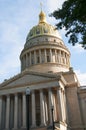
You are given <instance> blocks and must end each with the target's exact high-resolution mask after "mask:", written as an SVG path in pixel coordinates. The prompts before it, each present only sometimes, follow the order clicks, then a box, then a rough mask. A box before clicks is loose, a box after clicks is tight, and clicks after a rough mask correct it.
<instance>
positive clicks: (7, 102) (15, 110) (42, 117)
mask: <svg viewBox="0 0 86 130" xmlns="http://www.w3.org/2000/svg"><path fill="white" fill-rule="evenodd" d="M62 95H63V91H62V90H61V89H59V90H58V89H57V90H54V89H52V88H48V89H41V90H32V91H31V94H30V101H29V106H30V108H29V113H30V114H29V115H30V117H29V118H30V120H29V121H30V127H31V128H32V127H37V126H46V125H49V124H51V123H52V114H51V106H52V105H53V106H54V115H53V116H54V121H65V119H66V113H65V102H64V100H63V98H62ZM20 128H21V129H22V128H26V94H25V92H22V93H14V94H7V95H2V96H0V130H4V129H6V130H9V129H10V130H11V129H14V130H17V129H20Z"/></svg>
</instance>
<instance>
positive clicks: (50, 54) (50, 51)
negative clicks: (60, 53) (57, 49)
mask: <svg viewBox="0 0 86 130" xmlns="http://www.w3.org/2000/svg"><path fill="white" fill-rule="evenodd" d="M50 62H52V50H51V49H50Z"/></svg>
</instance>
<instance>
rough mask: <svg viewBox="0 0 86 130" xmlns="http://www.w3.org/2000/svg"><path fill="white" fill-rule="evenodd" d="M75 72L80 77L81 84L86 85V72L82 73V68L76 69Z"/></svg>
mask: <svg viewBox="0 0 86 130" xmlns="http://www.w3.org/2000/svg"><path fill="white" fill-rule="evenodd" d="M75 73H76V74H77V77H78V79H79V82H80V84H81V85H86V72H85V73H82V72H81V71H80V70H76V71H75Z"/></svg>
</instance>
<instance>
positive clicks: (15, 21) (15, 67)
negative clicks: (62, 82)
mask: <svg viewBox="0 0 86 130" xmlns="http://www.w3.org/2000/svg"><path fill="white" fill-rule="evenodd" d="M41 2H42V4H43V7H42V9H43V11H44V12H45V13H46V16H47V21H48V23H50V24H52V25H54V26H55V24H56V22H57V21H56V20H55V18H53V17H49V14H50V13H52V12H53V11H54V10H56V9H58V8H61V6H62V3H63V2H64V0H34V1H33V0H0V83H2V82H3V81H4V80H5V79H10V78H11V77H13V76H15V75H16V74H18V73H20V72H21V67H20V59H19V56H20V53H21V50H22V49H23V47H24V44H25V41H26V37H27V34H28V33H29V30H30V29H31V28H32V27H33V26H34V25H37V24H38V20H39V17H38V15H39V13H40V10H41V7H40V3H41ZM59 33H60V35H61V37H62V39H63V41H64V43H65V45H66V46H67V47H68V48H69V50H70V52H71V59H70V61H71V67H73V70H74V72H75V73H76V74H77V77H78V79H79V81H80V84H81V85H82V86H83V85H86V50H84V49H83V48H82V47H80V46H79V45H78V44H77V45H76V46H74V47H73V46H72V45H71V44H69V43H68V38H66V37H65V30H63V29H62V30H59Z"/></svg>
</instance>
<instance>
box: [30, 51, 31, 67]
mask: <svg viewBox="0 0 86 130" xmlns="http://www.w3.org/2000/svg"><path fill="white" fill-rule="evenodd" d="M30 65H31V52H30Z"/></svg>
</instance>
